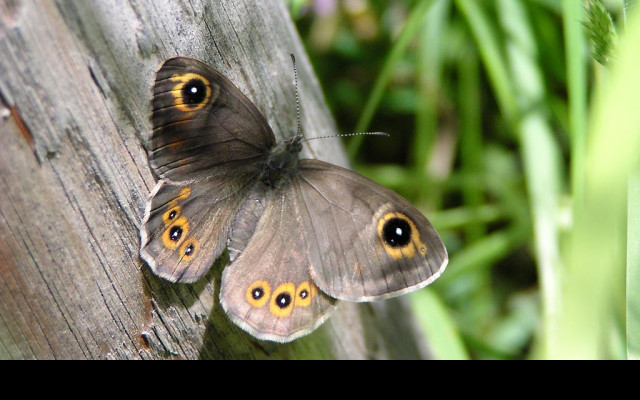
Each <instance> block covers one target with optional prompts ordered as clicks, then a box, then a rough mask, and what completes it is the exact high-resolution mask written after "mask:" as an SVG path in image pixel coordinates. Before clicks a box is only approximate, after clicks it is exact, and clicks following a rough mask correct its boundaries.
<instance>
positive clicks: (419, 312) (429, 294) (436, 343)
mask: <svg viewBox="0 0 640 400" xmlns="http://www.w3.org/2000/svg"><path fill="white" fill-rule="evenodd" d="M409 299H410V302H411V305H412V308H413V310H414V312H415V315H416V316H417V318H418V321H419V322H420V325H421V326H422V327H423V329H424V331H425V333H426V335H427V337H428V338H429V346H430V348H431V350H432V351H433V355H434V357H435V358H436V359H438V360H468V359H469V353H468V352H467V350H466V349H465V347H464V344H463V343H462V339H461V338H460V334H459V333H458V330H457V328H456V325H455V323H454V322H453V320H452V319H451V317H450V316H449V312H448V311H447V309H446V308H445V306H444V304H443V303H442V301H441V300H440V298H439V297H438V296H437V295H436V294H435V293H434V292H433V290H431V289H430V288H426V289H422V290H419V291H417V292H415V293H412V294H411V295H410V296H409Z"/></svg>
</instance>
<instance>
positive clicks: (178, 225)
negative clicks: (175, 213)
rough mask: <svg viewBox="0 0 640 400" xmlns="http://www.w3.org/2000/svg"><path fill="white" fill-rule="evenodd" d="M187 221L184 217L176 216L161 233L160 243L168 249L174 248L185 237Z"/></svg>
mask: <svg viewBox="0 0 640 400" xmlns="http://www.w3.org/2000/svg"><path fill="white" fill-rule="evenodd" d="M188 232H189V221H187V219H186V218H185V217H180V218H178V219H177V220H176V221H175V222H174V223H172V224H171V225H169V226H168V227H167V229H165V230H164V232H163V233H162V243H163V244H164V246H165V247H166V248H168V249H170V250H174V249H176V248H177V247H178V246H180V244H181V243H182V242H183V241H184V239H185V238H186V237H187V233H188Z"/></svg>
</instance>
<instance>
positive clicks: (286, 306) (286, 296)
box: [269, 283, 296, 318]
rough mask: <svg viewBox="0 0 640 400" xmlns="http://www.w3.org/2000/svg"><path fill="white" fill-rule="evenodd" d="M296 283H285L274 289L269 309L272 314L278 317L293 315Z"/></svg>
mask: <svg viewBox="0 0 640 400" xmlns="http://www.w3.org/2000/svg"><path fill="white" fill-rule="evenodd" d="M295 293H296V285H294V284H293V283H283V284H282V285H280V286H278V288H277V289H276V290H274V292H273V295H272V296H271V303H270V304H269V310H270V311H271V314H273V315H275V316H276V317H278V318H284V317H288V316H289V315H291V312H292V311H293V304H294V302H295V298H294V296H295Z"/></svg>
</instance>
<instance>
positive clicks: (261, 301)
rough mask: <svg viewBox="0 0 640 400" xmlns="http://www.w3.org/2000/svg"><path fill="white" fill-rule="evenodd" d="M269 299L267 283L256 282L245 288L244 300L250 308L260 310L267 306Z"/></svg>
mask: <svg viewBox="0 0 640 400" xmlns="http://www.w3.org/2000/svg"><path fill="white" fill-rule="evenodd" d="M270 297H271V287H270V286H269V283H268V282H267V281H256V282H253V283H252V284H251V285H249V287H248V288H247V293H246V298H247V302H249V304H250V305H251V306H252V307H255V308H260V307H262V306H264V305H265V304H267V301H269V298H270Z"/></svg>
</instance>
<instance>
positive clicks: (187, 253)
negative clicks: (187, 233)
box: [180, 238, 198, 261]
mask: <svg viewBox="0 0 640 400" xmlns="http://www.w3.org/2000/svg"><path fill="white" fill-rule="evenodd" d="M197 252H198V241H197V240H196V239H195V238H188V239H187V240H185V241H184V243H182V246H180V257H182V261H191V259H192V258H193V257H195V256H196V253H197Z"/></svg>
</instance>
